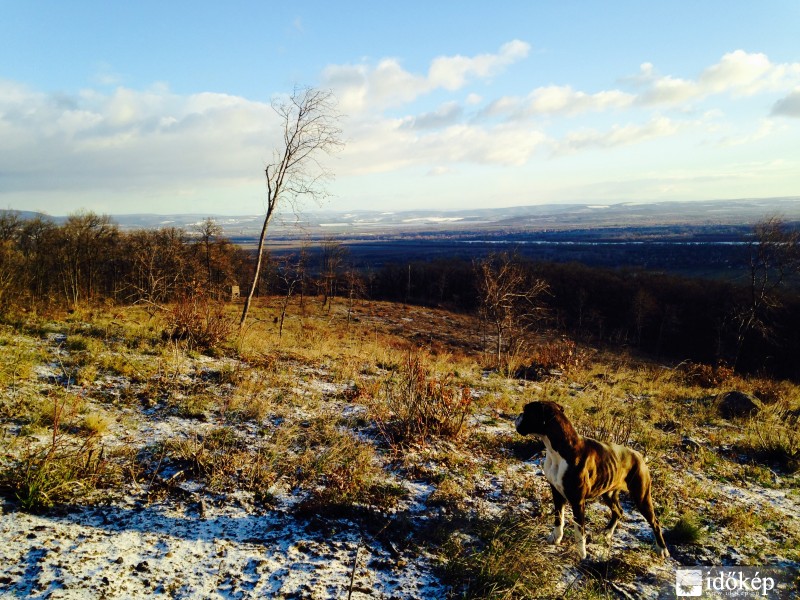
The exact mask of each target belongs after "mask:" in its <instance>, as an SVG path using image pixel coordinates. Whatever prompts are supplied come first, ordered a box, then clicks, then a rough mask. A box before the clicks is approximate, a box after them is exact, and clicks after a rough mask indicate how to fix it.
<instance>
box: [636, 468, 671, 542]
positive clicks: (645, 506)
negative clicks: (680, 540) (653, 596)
mask: <svg viewBox="0 0 800 600" xmlns="http://www.w3.org/2000/svg"><path fill="white" fill-rule="evenodd" d="M631 484H634V485H631ZM628 491H629V492H630V495H631V499H633V502H634V504H636V508H638V509H639V512H640V513H642V516H643V517H644V518H645V519H646V520H647V522H648V523H649V524H650V527H652V528H653V538H655V541H656V546H657V548H658V555H659V556H660V557H661V558H667V557H668V556H669V550H667V544H666V543H665V542H664V535H663V533H662V532H661V524H660V523H659V522H658V518H657V517H656V511H655V510H654V509H653V498H652V496H651V495H650V474H649V473H648V472H647V471H644V473H642V474H641V476H640V477H638V478H629V481H628Z"/></svg>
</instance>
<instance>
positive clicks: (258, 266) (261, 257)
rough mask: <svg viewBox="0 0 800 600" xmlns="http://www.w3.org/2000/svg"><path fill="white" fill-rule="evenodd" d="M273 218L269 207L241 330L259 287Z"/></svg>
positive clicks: (260, 238)
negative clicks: (266, 240) (265, 244)
mask: <svg viewBox="0 0 800 600" xmlns="http://www.w3.org/2000/svg"><path fill="white" fill-rule="evenodd" d="M271 218H272V209H271V208H269V209H267V215H266V216H265V217H264V225H263V226H262V227H261V236H260V237H259V238H258V252H257V257H256V272H255V273H254V274H253V283H252V284H251V285H250V291H249V292H248V294H247V298H245V300H244V308H243V309H242V318H241V319H240V321H239V331H241V330H243V329H244V324H245V321H247V313H248V312H249V311H250V303H251V302H252V301H253V295H254V294H255V293H256V288H257V287H258V278H259V275H260V274H261V263H262V261H263V260H264V240H265V239H266V237H267V227H268V225H269V220H270V219H271Z"/></svg>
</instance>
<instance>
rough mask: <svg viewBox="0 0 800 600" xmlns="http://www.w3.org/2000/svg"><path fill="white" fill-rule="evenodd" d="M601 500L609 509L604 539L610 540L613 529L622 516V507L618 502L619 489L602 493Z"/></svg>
mask: <svg viewBox="0 0 800 600" xmlns="http://www.w3.org/2000/svg"><path fill="white" fill-rule="evenodd" d="M603 502H604V503H605V505H606V506H608V508H610V509H611V518H610V519H609V520H608V525H606V528H605V532H606V539H607V540H608V541H609V542H610V541H611V538H612V537H613V536H614V531H615V530H616V529H617V524H618V523H619V521H620V519H621V518H622V507H621V506H620V504H619V491H618V490H614V491H613V492H608V493H606V494H603Z"/></svg>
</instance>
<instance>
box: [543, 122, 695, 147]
mask: <svg viewBox="0 0 800 600" xmlns="http://www.w3.org/2000/svg"><path fill="white" fill-rule="evenodd" d="M679 129H680V124H679V123H676V122H675V121H672V120H671V119H668V118H667V117H663V116H655V117H653V118H652V119H651V120H650V121H648V122H647V123H645V124H643V125H639V124H633V123H630V124H627V125H615V126H614V127H612V128H611V130H609V131H597V130H595V129H589V130H584V131H577V132H573V133H570V134H568V135H567V136H566V137H565V138H564V140H562V141H561V142H560V143H559V144H558V145H557V148H556V153H557V154H569V153H573V152H576V151H579V150H585V149H591V148H613V147H616V146H625V145H629V144H635V143H639V142H644V141H648V140H652V139H656V138H662V137H667V136H671V135H674V134H675V133H677V132H678V130H679Z"/></svg>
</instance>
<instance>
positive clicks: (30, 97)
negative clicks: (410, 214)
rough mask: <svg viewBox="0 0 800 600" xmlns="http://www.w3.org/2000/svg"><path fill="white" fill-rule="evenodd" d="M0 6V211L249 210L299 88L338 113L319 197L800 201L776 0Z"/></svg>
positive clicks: (374, 202)
mask: <svg viewBox="0 0 800 600" xmlns="http://www.w3.org/2000/svg"><path fill="white" fill-rule="evenodd" d="M0 9H2V14H3V19H2V20H0V40H2V42H0V44H1V45H0V208H13V209H20V210H42V211H45V212H47V213H49V214H53V215H63V214H68V213H70V212H74V211H76V210H79V209H88V210H93V211H96V212H103V213H109V214H124V213H137V212H155V213H190V212H191V213H195V212H199V213H207V214H253V213H258V212H260V211H261V210H262V209H263V204H264V183H263V179H262V175H263V168H264V164H265V162H266V161H268V160H269V159H270V157H271V154H272V149H273V147H275V145H276V144H277V140H278V137H277V125H278V123H277V121H276V118H275V114H274V112H273V111H272V109H271V107H270V101H271V100H272V99H273V98H275V97H276V96H279V95H281V94H285V93H287V92H290V91H291V90H292V89H293V88H294V87H295V86H296V85H311V86H316V87H320V88H325V89H331V90H332V91H333V92H334V93H335V95H336V96H337V98H338V100H339V110H340V112H341V113H342V115H343V117H342V121H341V124H342V128H343V137H344V139H345V141H346V146H345V148H344V150H342V151H341V152H340V153H338V154H337V155H336V156H335V157H332V158H331V159H329V160H328V161H327V163H326V164H327V166H328V167H329V168H330V170H332V171H333V172H334V173H335V175H336V177H335V180H334V181H333V182H331V184H330V185H329V191H330V192H331V193H332V197H331V198H330V199H329V201H328V202H327V203H326V205H325V208H332V209H343V210H351V209H359V208H369V209H377V210H386V211H391V210H399V209H402V208H409V209H411V208H413V209H418V208H439V209H455V208H472V207H474V208H478V207H494V206H512V205H525V204H540V203H554V202H589V203H613V202H621V201H658V200H700V199H716V198H744V197H773V196H796V195H800V43H798V42H797V31H799V30H800V3H798V2H795V1H794V0H791V1H789V0H787V1H784V2H775V1H773V2H770V1H766V2H761V3H756V2H730V1H728V2H716V1H703V2H696V1H695V2H681V1H677V2H669V3H646V2H588V1H587V2H560V3H557V2H537V1H533V0H529V1H525V2H503V1H498V2H494V3H487V2H446V1H440V2H434V3H430V2H425V3H422V2H404V3H384V2H374V1H372V2H340V3H334V2H316V1H307V2H302V3H295V4H294V5H291V3H277V2H266V1H260V2H227V3H220V2H204V1H194V2H191V3H190V2H182V1H172V2H163V1H162V2H150V1H138V2H108V1H103V2H90V1H83V2H81V1H77V0H76V1H75V2H60V1H59V2H56V1H53V2H42V1H35V0H28V1H25V2H21V1H20V2H10V1H5V0H0ZM308 208H309V209H312V208H313V206H309V207H308Z"/></svg>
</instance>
